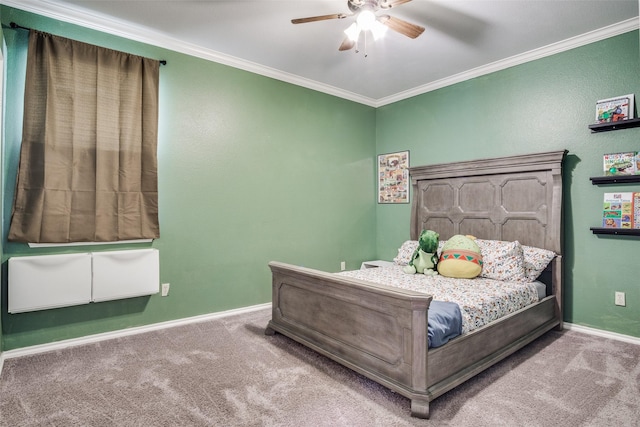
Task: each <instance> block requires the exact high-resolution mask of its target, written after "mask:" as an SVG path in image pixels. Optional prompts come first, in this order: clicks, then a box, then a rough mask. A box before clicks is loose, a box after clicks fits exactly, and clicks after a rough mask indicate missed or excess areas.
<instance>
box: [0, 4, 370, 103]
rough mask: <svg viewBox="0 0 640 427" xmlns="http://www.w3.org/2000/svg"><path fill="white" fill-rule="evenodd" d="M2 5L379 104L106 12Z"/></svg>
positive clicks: (58, 7) (59, 7) (356, 99)
mask: <svg viewBox="0 0 640 427" xmlns="http://www.w3.org/2000/svg"><path fill="white" fill-rule="evenodd" d="M0 4H3V5H6V6H10V7H13V8H16V9H20V10H24V11H25V12H31V13H35V14H37V15H41V16H45V17H48V18H52V19H56V20H58V21H62V22H67V23H69V24H74V25H79V26H81V27H85V28H89V29H91V30H96V31H100V32H103V33H107V34H111V35H114V36H118V37H123V38H126V39H128V40H133V41H137V42H141V43H145V44H148V45H151V46H157V47H160V48H163V49H168V50H172V51H175V52H179V53H184V54H186V55H190V56H194V57H197V58H201V59H205V60H207V61H212V62H216V63H219V64H223V65H228V66H230V67H233V68H237V69H240V70H244V71H249V72H251V73H254V74H259V75H261V76H265V77H269V78H272V79H275V80H280V81H283V82H286V83H291V84H293V85H296V86H301V87H305V88H307V89H313V90H316V91H318V92H322V93H326V94H329V95H334V96H337V97H339V98H343V99H347V100H350V101H353V102H357V103H360V104H364V105H368V106H370V107H375V104H376V100H375V99H373V98H368V97H365V96H362V95H358V94H357V93H353V92H349V91H345V90H343V89H340V88H337V87H334V86H331V85H326V84H323V83H320V82H317V81H315V80H311V79H306V78H304V77H300V76H297V75H294V74H291V73H287V72H284V71H281V70H277V69H275V68H271V67H266V66H264V65H261V64H257V63H255V62H251V61H247V60H244V59H241V58H237V57H235V56H231V55H226V54H224V53H220V52H217V51H215V50H212V49H204V48H202V47H200V46H197V45H194V44H191V43H186V42H184V41H181V40H178V39H176V38H173V37H168V36H167V35H166V34H163V33H160V32H158V31H155V30H152V29H150V28H147V27H143V26H137V25H132V24H131V23H130V22H125V21H122V20H119V19H115V18H113V17H110V16H106V15H98V14H93V13H88V12H87V11H84V10H81V9H79V8H75V7H70V6H69V5H61V4H59V3H56V2H54V1H51V0H0Z"/></svg>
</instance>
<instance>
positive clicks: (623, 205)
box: [602, 192, 640, 230]
mask: <svg viewBox="0 0 640 427" xmlns="http://www.w3.org/2000/svg"><path fill="white" fill-rule="evenodd" d="M602 227H604V228H627V229H636V230H638V229H640V193H631V192H625V193H604V204H603V214H602Z"/></svg>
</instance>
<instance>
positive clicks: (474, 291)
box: [337, 265, 538, 334]
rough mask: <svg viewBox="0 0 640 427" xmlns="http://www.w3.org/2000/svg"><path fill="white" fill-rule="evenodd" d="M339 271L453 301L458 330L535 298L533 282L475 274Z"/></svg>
mask: <svg viewBox="0 0 640 427" xmlns="http://www.w3.org/2000/svg"><path fill="white" fill-rule="evenodd" d="M337 274H340V275H344V276H348V277H353V278H356V279H360V280H366V281H368V282H374V283H378V284H382V285H387V286H393V287H397V288H402V289H409V290H412V291H416V292H424V293H426V294H429V295H432V296H433V299H434V300H438V301H450V302H455V303H457V304H458V305H459V306H460V311H461V312H462V333H463V334H464V333H467V332H470V331H472V330H474V329H476V328H479V327H481V326H483V325H486V324H487V323H489V322H491V321H493V320H496V319H498V318H500V317H502V316H505V315H507V314H509V313H513V312H515V311H518V310H520V309H521V308H524V307H526V306H528V305H529V304H532V303H534V302H537V301H538V293H537V291H536V287H535V285H534V284H533V283H528V282H503V281H499V280H493V279H485V278H480V277H476V278H475V279H453V278H450V277H443V276H425V275H424V274H406V273H403V272H402V267H401V266H397V265H394V266H389V267H379V268H368V269H364V270H353V271H342V272H340V273H337Z"/></svg>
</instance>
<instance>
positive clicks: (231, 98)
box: [0, 6, 640, 350]
mask: <svg viewBox="0 0 640 427" xmlns="http://www.w3.org/2000/svg"><path fill="white" fill-rule="evenodd" d="M0 18H1V20H2V23H3V24H4V25H7V24H8V23H9V22H10V21H16V22H18V23H20V25H23V26H27V27H33V28H37V29H40V30H43V31H47V32H50V33H54V34H59V35H62V36H65V37H69V38H74V39H78V40H82V41H85V42H89V43H94V44H98V45H102V46H106V47H109V48H113V49H118V50H123V51H128V52H132V53H135V54H139V55H144V56H149V57H153V58H158V59H166V60H167V61H168V65H167V66H166V67H161V71H160V72H161V78H160V81H161V88H160V99H161V109H160V129H159V135H160V136H159V148H158V157H159V189H160V222H161V238H160V239H157V240H156V241H154V243H153V244H152V245H147V246H152V247H155V248H157V249H159V250H160V257H161V259H160V269H161V271H160V273H161V281H162V282H163V283H165V282H169V283H171V292H170V294H169V296H168V297H166V298H163V297H160V296H158V295H155V296H151V297H148V298H133V299H128V300H121V301H112V302H105V303H99V304H88V305H84V306H77V307H69V308H61V309H55V310H45V311H40V312H33V313H23V314H8V313H7V302H6V295H7V290H6V289H7V284H6V260H7V259H8V258H9V257H12V256H23V255H28V254H42V253H60V252H74V251H83V250H87V249H86V248H80V249H77V248H76V249H57V250H54V249H29V248H27V247H26V245H21V244H13V243H7V242H6V231H7V228H8V224H9V218H10V210H11V205H12V200H13V188H14V186H15V174H16V168H17V163H18V154H19V145H20V134H21V124H22V95H23V93H22V92H23V90H24V70H25V54H26V41H27V34H26V32H24V31H16V30H9V29H5V31H4V39H5V42H6V44H7V51H6V56H5V67H6V79H7V83H6V86H5V96H6V104H5V109H6V116H5V123H4V129H3V130H4V145H3V162H2V178H3V183H2V192H3V198H2V200H3V213H4V220H3V224H2V235H3V245H2V251H3V254H2V260H3V261H4V263H3V276H2V277H3V280H2V289H1V291H2V293H1V294H0V295H1V296H2V301H1V310H2V316H1V318H0V321H1V322H2V323H1V326H0V327H1V335H0V345H1V346H2V347H0V349H4V350H9V349H14V348H19V347H24V346H29V345H34V344H40V343H46V342H51V341H57V340H61V339H67V338H74V337H78V336H83V335H88V334H95V333H100V332H105V331H110V330H116V329H122V328H128V327H134V326H138V325H145V324H150V323H155V322H161V321H165V320H171V319H178V318H183V317H189V316H194V315H199V314H204V313H212V312H218V311H223V310H227V309H232V308H238V307H245V306H250V305H254V304H260V303H265V302H269V301H270V299H271V294H270V274H269V270H268V268H267V262H268V261H270V260H280V261H285V262H290V263H294V264H300V265H305V266H308V267H314V268H319V269H323V270H328V271H336V270H338V268H339V265H340V261H343V260H344V261H346V262H347V268H357V267H358V266H359V265H360V262H361V261H363V260H366V259H377V258H380V259H391V258H393V256H395V253H396V249H397V248H398V246H399V245H400V244H401V243H402V242H403V241H404V240H406V239H408V237H409V227H408V224H409V217H410V205H378V204H376V201H375V157H376V154H380V153H388V152H394V151H399V150H407V149H408V150H410V151H411V164H412V165H421V164H431V163H441V162H449V161H459V160H471V159H477V158H480V157H495V156H503V155H511V154H525V153H531V152H538V151H549V150H558V149H568V150H569V156H568V158H567V162H566V167H565V175H564V182H565V193H564V195H565V205H564V207H565V221H564V225H565V232H566V234H565V253H564V259H565V267H566V270H565V292H566V294H565V296H566V299H565V320H567V321H569V322H572V323H576V324H580V325H585V326H590V327H595V328H599V329H604V330H609V331H614V332H618V333H622V334H628V335H632V336H640V332H638V331H640V327H639V326H640V324H639V323H640V320H639V317H640V316H639V315H638V313H639V312H640V288H639V287H638V285H637V276H638V271H637V267H636V266H637V261H635V260H634V259H633V258H632V255H633V254H637V253H638V249H639V246H638V245H640V240H638V239H637V238H625V237H613V238H607V237H597V236H595V235H593V234H591V232H590V231H589V227H591V226H595V225H598V224H599V222H600V210H601V204H602V195H603V193H604V192H605V191H614V190H625V191H634V190H636V191H640V187H638V186H629V187H619V186H618V187H610V188H609V187H596V186H592V185H591V184H590V181H589V177H590V176H593V175H599V174H601V170H600V169H601V162H602V154H603V153H606V152H617V151H625V150H638V149H640V129H631V130H623V131H617V132H608V133H603V134H593V135H592V134H590V133H589V130H588V129H587V125H588V124H589V123H591V122H592V121H593V118H594V115H595V111H594V109H595V101H596V100H597V99H602V98H608V97H611V96H615V95H621V94H627V93H635V94H639V95H640V81H639V79H638V78H637V75H638V70H640V64H639V58H638V56H639V55H638V52H639V46H638V32H637V31H635V32H631V33H627V34H624V35H621V36H618V37H614V38H611V39H608V40H605V41H602V42H598V43H594V44H592V45H589V46H585V47H581V48H577V49H573V50H571V51H568V52H564V53H561V54H558V55H554V56H552V57H548V58H543V59H540V60H537V61H534V62H530V63H527V64H524V65H520V66H516V67H513V68H510V69H507V70H503V71H500V72H497V73H493V74H491V75H487V76H483V77H479V78H476V79H472V80H469V81H465V82H462V83H459V84H456V85H452V86H449V87H446V88H443V89H440V90H437V91H433V92H430V93H427V94H424V95H421V96H416V97H414V98H411V99H407V100H404V101H401V102H397V103H394V104H391V105H387V106H384V107H381V108H378V109H377V110H376V109H373V108H370V107H367V106H363V105H360V104H357V103H353V102H350V101H346V100H343V99H340V98H336V97H332V96H329V95H326V94H322V93H319V92H315V91H312V90H308V89H304V88H300V87H297V86H293V85H290V84H287V83H283V82H280V81H277V80H273V79H269V78H266V77H262V76H258V75H255V74H251V73H248V72H244V71H241V70H237V69H233V68H230V67H227V66H223V65H220V64H217V63H213V62H209V61H205V60H202V59H198V58H194V57H190V56H187V55H184V54H180V53H176V52H171V51H168V50H166V49H161V48H157V47H153V46H150V45H145V44H142V43H137V42H134V41H130V40H126V39H122V38H118V37H115V36H111V35H106V34H102V33H99V32H96V31H92V30H88V29H84V28H81V27H77V26H74V25H70V24H66V23H63V22H59V21H56V20H52V19H48V18H44V17H40V16H37V15H34V14H30V13H26V12H22V11H20V10H17V9H12V8H8V7H4V6H2V7H0ZM638 98H640V96H638ZM127 247H129V246H127ZM134 247H139V246H134ZM113 249H122V246H115V247H114V246H98V247H95V248H92V249H91V250H113ZM634 263H635V264H634ZM614 291H624V292H626V294H627V295H626V296H627V306H626V307H616V306H614V305H613V292H614Z"/></svg>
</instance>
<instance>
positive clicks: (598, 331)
mask: <svg viewBox="0 0 640 427" xmlns="http://www.w3.org/2000/svg"><path fill="white" fill-rule="evenodd" d="M563 325H564V329H567V330H570V331H576V332H581V333H583V334H589V335H596V336H599V337H603V338H609V339H612V340H616V341H623V342H628V343H631V344H636V345H640V338H638V337H632V336H631V335H624V334H618V333H616V332H609V331H604V330H602V329H595V328H590V327H588V326H580V325H575V324H573V323H568V322H564V323H563Z"/></svg>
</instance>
